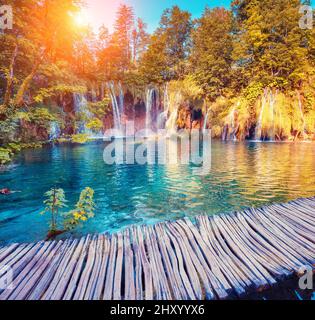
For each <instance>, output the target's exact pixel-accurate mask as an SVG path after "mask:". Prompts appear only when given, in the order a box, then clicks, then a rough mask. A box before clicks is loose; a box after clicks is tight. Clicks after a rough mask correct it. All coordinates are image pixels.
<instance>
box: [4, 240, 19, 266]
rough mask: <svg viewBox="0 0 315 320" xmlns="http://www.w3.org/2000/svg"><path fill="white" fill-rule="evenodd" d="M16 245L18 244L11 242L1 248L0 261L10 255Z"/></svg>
mask: <svg viewBox="0 0 315 320" xmlns="http://www.w3.org/2000/svg"><path fill="white" fill-rule="evenodd" d="M18 247H19V245H18V244H17V243H13V244H11V245H9V246H8V247H5V248H3V250H2V252H1V253H0V263H1V262H2V261H3V260H4V259H5V258H7V257H8V256H9V255H11V254H12V253H13V252H14V250H15V249H16V248H18Z"/></svg>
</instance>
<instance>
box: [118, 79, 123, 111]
mask: <svg viewBox="0 0 315 320" xmlns="http://www.w3.org/2000/svg"><path fill="white" fill-rule="evenodd" d="M118 91H119V110H120V116H121V117H122V116H123V115H124V112H125V110H124V98H125V95H124V90H123V88H122V85H121V83H120V82H118Z"/></svg>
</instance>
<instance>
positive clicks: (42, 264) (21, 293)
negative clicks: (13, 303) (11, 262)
mask: <svg viewBox="0 0 315 320" xmlns="http://www.w3.org/2000/svg"><path fill="white" fill-rule="evenodd" d="M61 245H62V242H61V241H59V242H58V243H54V242H52V244H51V245H50V246H49V248H48V249H47V250H46V251H45V252H44V254H43V255H42V256H41V257H39V259H38V261H37V263H36V264H35V265H34V266H33V267H32V268H31V269H30V271H29V273H28V274H27V276H26V277H25V278H24V279H23V282H22V283H21V284H20V285H19V287H18V288H17V289H16V290H14V293H13V294H12V295H11V296H10V298H9V299H10V300H25V299H26V298H27V297H28V295H29V293H30V292H31V291H32V289H33V288H34V287H36V286H37V284H38V282H39V281H40V280H41V277H42V275H43V274H44V273H45V270H46V268H48V266H49V265H50V264H51V263H52V261H53V258H54V256H55V254H56V252H58V249H59V248H60V246H61ZM20 288H21V290H19V289H20Z"/></svg>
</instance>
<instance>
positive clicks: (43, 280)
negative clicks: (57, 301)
mask: <svg viewBox="0 0 315 320" xmlns="http://www.w3.org/2000/svg"><path fill="white" fill-rule="evenodd" d="M60 243H61V246H60V247H59V248H58V246H56V247H55V248H54V249H53V250H54V251H55V253H56V254H55V256H54V257H53V258H52V260H51V262H50V263H49V265H48V266H47V267H46V266H45V265H42V269H43V274H42V275H41V277H40V279H39V281H38V283H37V284H36V285H35V287H34V290H32V291H31V292H30V294H29V295H28V296H27V299H28V300H40V299H41V297H42V296H43V294H44V293H45V291H46V289H47V288H48V286H49V284H50V282H51V281H52V279H53V277H54V275H55V272H56V270H57V268H58V266H59V264H60V262H61V260H62V259H63V257H64V255H65V254H66V252H67V249H68V247H69V245H70V241H69V240H66V241H65V242H60Z"/></svg>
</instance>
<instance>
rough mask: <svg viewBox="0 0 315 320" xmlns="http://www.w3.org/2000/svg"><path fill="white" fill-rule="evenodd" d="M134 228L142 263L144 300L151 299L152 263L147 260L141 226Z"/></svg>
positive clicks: (152, 290) (152, 297) (152, 291)
mask: <svg viewBox="0 0 315 320" xmlns="http://www.w3.org/2000/svg"><path fill="white" fill-rule="evenodd" d="M135 228H136V234H137V237H136V238H137V239H138V246H139V250H140V258H141V263H142V270H143V273H144V295H145V300H149V301H150V300H153V299H154V289H153V284H154V282H153V281H154V279H153V270H152V265H151V264H150V262H149V260H148V254H147V252H146V250H145V246H144V239H143V234H142V231H141V228H140V227H139V226H138V227H135Z"/></svg>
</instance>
